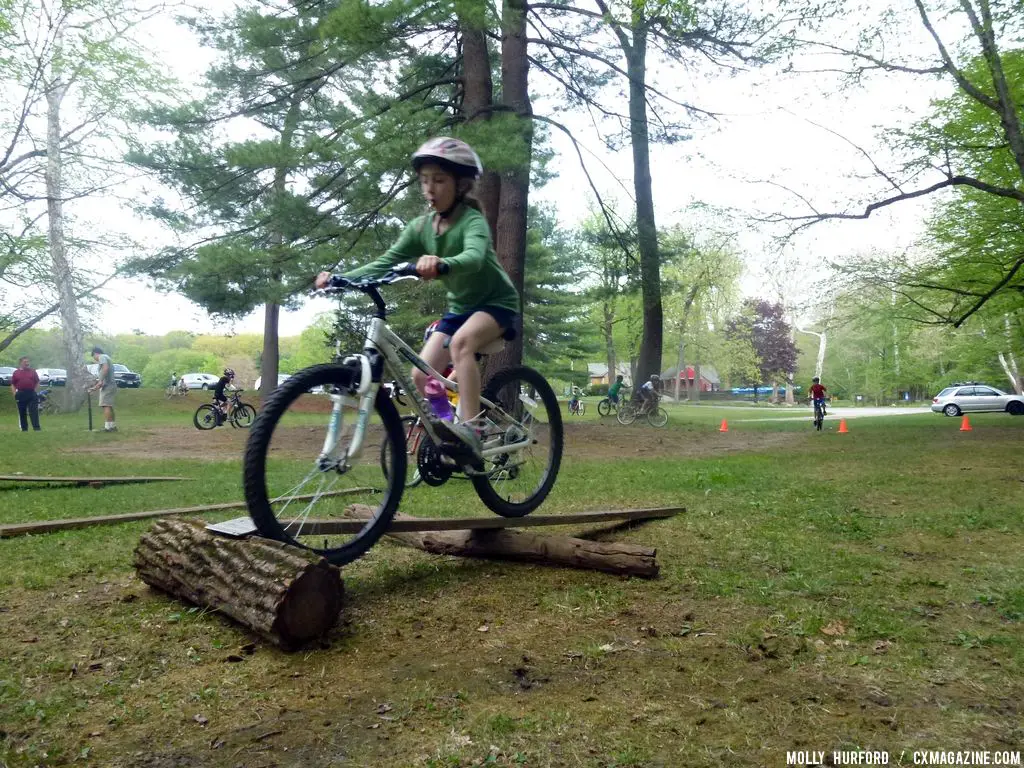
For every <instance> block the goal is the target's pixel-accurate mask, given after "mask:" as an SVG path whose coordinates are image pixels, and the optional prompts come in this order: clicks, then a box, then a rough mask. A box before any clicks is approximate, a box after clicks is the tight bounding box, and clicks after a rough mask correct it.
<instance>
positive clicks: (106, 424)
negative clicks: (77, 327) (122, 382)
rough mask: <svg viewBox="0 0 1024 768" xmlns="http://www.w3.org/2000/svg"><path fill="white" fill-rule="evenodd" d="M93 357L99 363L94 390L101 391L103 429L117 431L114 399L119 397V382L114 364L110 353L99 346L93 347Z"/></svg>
mask: <svg viewBox="0 0 1024 768" xmlns="http://www.w3.org/2000/svg"><path fill="white" fill-rule="evenodd" d="M92 359H93V360H95V361H96V362H97V363H99V371H97V375H96V378H97V381H96V383H95V384H94V385H93V386H92V389H91V391H92V392H99V393H100V407H101V408H102V409H103V431H104V432H117V422H116V421H114V400H115V399H116V398H117V382H115V381H114V364H113V363H111V362H110V355H105V354H103V350H102V349H100V348H99V347H93V348H92Z"/></svg>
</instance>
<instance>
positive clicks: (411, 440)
mask: <svg viewBox="0 0 1024 768" xmlns="http://www.w3.org/2000/svg"><path fill="white" fill-rule="evenodd" d="M396 399H397V398H396ZM402 435H403V436H404V438H405V440H404V442H405V461H406V466H405V487H406V488H415V487H416V486H417V485H419V484H420V483H422V482H423V478H422V477H421V476H420V472H419V469H418V467H417V463H418V454H419V449H420V443H422V442H423V440H425V439H428V438H427V433H426V430H425V429H423V427H422V425H420V419H419V417H418V416H403V417H402ZM390 446H391V443H390V442H388V441H387V440H385V441H383V442H382V443H381V444H380V470H381V472H383V473H384V476H385V477H386V476H387V474H388V467H390V466H391V448H390Z"/></svg>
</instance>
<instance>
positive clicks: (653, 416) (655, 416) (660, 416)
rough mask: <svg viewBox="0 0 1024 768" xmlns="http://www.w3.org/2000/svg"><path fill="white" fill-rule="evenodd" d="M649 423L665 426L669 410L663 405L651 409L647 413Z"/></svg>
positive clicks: (655, 425)
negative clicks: (662, 406)
mask: <svg viewBox="0 0 1024 768" xmlns="http://www.w3.org/2000/svg"><path fill="white" fill-rule="evenodd" d="M647 423H648V424H650V425H651V426H652V427H664V426H665V425H666V424H668V411H666V410H665V409H664V408H661V407H658V408H655V409H654V410H653V411H649V412H648V414H647Z"/></svg>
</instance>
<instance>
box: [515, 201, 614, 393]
mask: <svg viewBox="0 0 1024 768" xmlns="http://www.w3.org/2000/svg"><path fill="white" fill-rule="evenodd" d="M584 263H585V262H584V260H583V257H582V255H581V253H580V252H579V250H578V249H577V248H574V247H573V243H572V242H571V240H570V236H569V234H568V233H567V232H564V231H562V230H560V229H558V227H557V224H556V221H555V217H554V215H553V212H548V211H542V210H540V209H537V208H534V209H532V210H531V212H530V229H529V231H528V232H527V244H526V273H525V280H524V290H523V310H524V317H523V328H524V332H525V333H526V334H527V335H528V337H529V343H527V344H525V345H524V347H523V358H524V360H525V362H526V363H527V364H528V365H532V366H535V367H536V368H537V369H538V370H540V371H541V372H542V373H544V374H545V375H549V376H559V377H563V378H569V369H568V366H567V365H566V361H569V360H581V359H582V360H589V359H591V358H593V357H594V355H595V354H597V352H598V350H599V349H600V346H601V345H600V342H599V337H598V335H597V333H596V330H597V329H596V328H594V326H593V325H592V323H591V322H590V320H589V317H588V306H587V301H586V296H585V294H584V292H583V291H582V290H580V287H579V285H578V277H579V274H580V272H581V271H582V268H583V266H584Z"/></svg>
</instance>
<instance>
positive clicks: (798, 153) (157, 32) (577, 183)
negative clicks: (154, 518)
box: [79, 0, 948, 335]
mask: <svg viewBox="0 0 1024 768" xmlns="http://www.w3.org/2000/svg"><path fill="white" fill-rule="evenodd" d="M224 4H225V5H227V0H224ZM149 34H150V35H151V40H150V42H149V47H150V48H151V49H152V50H153V51H154V53H155V54H156V55H159V56H162V57H163V59H164V60H165V61H166V62H168V63H170V64H172V65H173V66H172V69H173V70H174V72H175V74H176V75H177V76H178V77H179V78H181V79H182V80H183V81H185V82H193V83H194V82H198V80H199V78H200V77H201V75H202V73H203V72H204V71H205V69H206V67H207V66H208V64H209V63H210V62H211V61H212V54H211V52H208V51H204V50H203V49H201V48H200V47H199V46H198V44H197V42H196V41H195V40H194V39H193V38H192V36H191V34H190V33H189V32H188V31H187V30H185V29H183V28H179V27H171V26H170V25H169V23H168V21H167V20H164V21H162V22H159V23H157V24H154V25H152V27H151V29H150V33H149ZM798 65H801V66H802V67H803V68H812V67H815V66H821V65H822V63H821V62H820V61H819V60H818V59H814V60H809V59H805V60H802V61H801V62H798ZM655 74H656V77H657V79H658V82H659V85H660V86H661V87H663V88H666V89H669V88H671V89H673V93H674V95H676V96H677V98H680V99H682V100H685V101H688V102H690V103H693V104H697V105H699V106H700V107H702V108H704V109H707V110H709V111H712V112H716V113H718V114H719V115H720V117H719V119H718V120H716V121H709V122H708V123H707V124H705V125H703V126H700V127H698V128H697V129H696V130H695V131H694V134H693V138H692V139H690V140H688V141H684V142H680V143H677V144H675V145H672V146H661V145H655V146H652V148H651V158H652V176H653V184H654V199H655V205H656V208H657V215H658V224H659V226H668V225H671V224H675V223H679V224H683V225H684V226H687V227H689V228H692V229H694V230H696V231H703V230H706V229H724V230H727V231H730V232H735V233H737V243H738V245H739V246H740V248H741V249H742V251H743V253H744V255H745V259H746V266H747V269H746V273H745V275H744V278H743V289H744V292H745V293H746V294H747V295H761V296H766V297H769V298H774V296H772V293H771V290H770V288H769V286H768V284H767V282H766V279H765V275H766V272H765V270H766V267H769V266H770V265H771V264H773V263H775V262H776V261H777V260H778V259H779V257H780V255H779V253H778V252H777V251H775V250H773V248H772V242H771V241H770V239H769V237H768V232H767V231H765V230H764V229H763V228H759V227H757V226H756V224H755V223H754V222H753V221H750V220H747V219H744V218H743V216H742V215H741V216H740V217H738V218H730V219H715V218H713V217H710V216H709V215H707V214H697V213H694V212H692V211H691V210H690V208H691V206H692V204H694V203H698V202H703V203H706V204H709V205H711V206H715V207H722V208H733V209H738V210H739V211H745V212H749V213H754V212H757V211H760V212H766V211H786V212H789V213H797V214H799V213H806V212H807V211H806V207H805V206H804V205H803V204H802V203H801V202H800V201H799V200H798V199H797V198H795V197H793V196H791V195H789V194H788V193H786V192H784V191H782V190H781V189H779V188H778V187H774V186H771V185H769V184H766V183H762V182H763V181H765V180H774V181H776V182H779V183H782V184H785V185H786V186H788V187H791V188H793V189H796V190H799V191H800V192H801V193H802V194H804V195H806V196H808V197H809V198H811V199H813V200H814V201H815V203H816V204H820V206H821V209H822V210H834V209H837V208H839V209H845V208H848V207H851V201H853V202H856V201H862V200H864V199H865V198H866V197H867V195H868V193H869V191H870V190H873V189H877V188H878V185H877V183H876V181H875V180H871V179H865V178H863V177H864V176H866V175H869V174H870V171H871V168H870V165H869V164H868V163H867V161H866V160H865V158H864V157H863V156H862V155H861V154H860V153H859V152H858V151H857V150H856V149H855V148H854V147H852V146H850V144H849V143H847V142H845V141H844V140H843V139H841V138H839V137H837V136H836V135H833V134H832V133H829V132H828V131H827V130H825V129H824V128H828V129H831V130H832V131H836V132H838V133H840V134H842V136H844V137H846V138H848V139H849V140H850V141H853V142H854V143H856V144H859V145H861V146H863V147H866V148H871V149H872V151H873V152H875V151H877V152H878V154H877V158H878V159H880V160H881V161H884V160H885V159H887V156H886V154H885V152H884V151H883V150H881V149H880V148H879V144H878V141H877V138H876V136H877V132H878V129H879V127H880V126H882V125H887V126H888V125H892V124H894V122H900V123H905V122H906V121H907V120H909V119H910V118H911V117H912V116H914V115H921V114H922V113H923V112H924V111H925V110H926V109H927V106H928V103H929V100H930V99H931V98H933V97H934V96H935V95H939V94H944V93H946V90H945V89H946V88H947V87H948V86H945V85H944V84H942V83H940V82H937V81H934V80H928V81H926V80H922V79H917V80H913V79H910V78H909V77H899V76H891V75H886V76H876V77H874V78H873V79H871V80H870V81H869V82H868V83H867V85H866V86H865V87H862V88H858V89H852V90H844V91H839V90H838V89H837V87H836V81H835V79H834V76H832V75H821V74H819V75H792V74H790V75H782V74H780V73H778V72H775V71H760V72H753V73H749V74H741V75H737V76H733V77H723V76H718V77H714V78H710V77H703V76H694V75H691V74H687V73H682V72H676V71H668V70H662V71H659V72H657V73H655ZM534 108H535V111H536V112H537V113H541V114H550V113H551V112H550V111H551V110H552V108H553V105H552V103H550V102H545V101H543V100H538V101H537V102H536V103H535V105H534ZM557 117H558V119H559V120H560V121H562V122H564V123H566V124H567V125H569V126H570V127H571V128H572V129H573V131H574V133H575V134H576V135H577V137H578V138H580V140H581V141H582V143H583V144H584V145H585V146H586V148H587V150H589V153H593V154H589V153H587V152H585V160H586V162H587V164H588V168H589V170H590V173H591V175H592V176H593V177H594V179H595V182H596V183H597V185H598V187H599V189H600V191H601V194H602V196H603V197H606V198H608V199H612V200H614V201H615V202H616V203H617V205H618V206H619V209H620V211H621V215H622V217H623V218H626V219H628V218H629V217H630V210H629V208H630V206H631V204H632V203H631V199H630V197H629V196H630V195H631V191H632V165H631V162H632V161H631V154H630V150H629V148H628V146H627V147H626V148H625V149H623V150H621V151H619V152H617V153H614V154H613V153H610V152H608V150H607V149H605V148H604V147H603V145H601V144H600V142H599V141H598V140H597V137H596V135H595V133H594V131H593V129H592V128H590V126H589V124H588V121H587V120H586V118H585V117H584V116H583V115H572V114H561V115H557ZM812 121H813V123H818V124H819V125H820V126H824V128H823V127H819V126H816V125H814V124H812ZM551 143H552V145H553V147H554V149H555V150H556V152H557V157H556V159H555V160H554V165H553V170H555V171H556V172H557V174H558V175H557V178H555V179H554V180H553V181H551V182H550V183H549V184H548V185H547V186H546V187H544V188H543V189H541V190H537V191H535V192H534V193H533V200H534V201H536V202H546V203H548V204H550V205H552V206H554V207H555V208H556V209H557V211H558V215H559V218H560V220H561V221H562V223H563V224H565V225H573V224H575V223H577V222H579V221H580V220H581V219H583V218H586V217H587V216H588V215H589V212H590V209H591V207H592V206H593V199H592V197H591V195H590V194H589V191H588V190H589V187H588V184H587V181H586V178H585V177H584V175H583V174H582V172H581V171H580V168H579V162H578V160H577V156H576V153H575V150H574V149H573V147H572V145H571V143H570V142H569V140H568V139H566V138H565V137H564V136H563V135H562V134H561V133H560V132H558V131H552V133H551ZM858 177H859V178H858ZM927 206H928V203H904V204H902V205H900V206H897V207H894V208H891V209H889V210H887V211H884V212H882V213H881V214H878V215H873V216H872V217H871V218H870V219H869V220H867V221H858V222H844V223H839V224H827V225H818V226H815V227H812V228H811V229H810V230H808V231H807V232H806V234H803V235H801V236H800V237H798V238H797V239H795V240H794V241H793V242H792V244H791V246H790V248H789V250H788V251H787V252H786V253H785V254H784V257H785V263H786V264H792V265H794V266H793V268H792V269H791V270H790V272H789V274H788V276H787V281H786V282H787V290H788V291H789V292H790V293H791V294H793V295H791V296H790V297H789V298H791V299H793V298H796V299H799V298H800V297H801V295H802V294H804V293H806V292H807V291H808V290H809V289H811V288H812V287H813V286H814V285H815V284H816V283H818V284H820V281H822V280H823V279H824V278H825V277H827V274H826V270H825V268H824V266H823V265H824V263H825V262H826V261H828V260H845V259H850V258H855V257H856V255H857V254H858V253H864V252H869V251H883V252H884V251H891V252H893V251H901V250H904V249H905V248H907V247H910V246H911V245H912V244H913V242H914V240H915V239H916V237H917V236H918V235H919V233H920V231H921V220H922V216H923V215H924V213H925V212H926V211H927V210H928V207H927ZM83 210H84V212H85V213H87V214H88V215H91V216H93V217H94V218H95V219H97V220H98V219H101V218H110V221H112V222H117V223H118V224H119V225H120V226H124V227H128V228H129V229H130V230H131V231H132V234H133V235H135V236H136V237H139V238H141V239H143V240H146V241H147V242H158V241H162V240H163V238H164V235H163V233H162V232H161V231H160V228H159V226H158V225H155V224H152V223H146V222H140V221H138V220H132V219H131V218H130V217H128V216H125V215H124V213H123V212H120V211H117V210H116V209H115V207H114V206H112V205H110V204H109V203H108V204H105V205H104V204H102V203H101V204H96V203H93V204H90V205H89V207H88V208H87V209H83ZM82 212H83V211H79V218H81V215H82ZM108 224H109V222H108ZM101 296H102V298H103V299H104V300H105V302H106V304H105V306H104V308H103V309H102V310H101V312H100V313H99V315H98V316H97V317H96V318H95V325H96V326H97V328H98V329H99V330H102V331H105V332H108V333H125V332H130V331H132V330H135V329H138V330H141V331H143V332H146V333H150V334H163V333H166V332H167V331H170V330H175V329H185V330H191V331H195V332H212V333H223V332H252V333H262V330H263V317H262V310H261V311H258V312H255V313H253V314H252V315H251V316H249V317H247V318H245V319H244V320H241V321H237V322H234V323H220V324H218V323H216V322H215V321H214V320H213V319H212V318H211V317H210V316H209V315H207V313H206V312H205V311H203V310H202V309H200V308H199V307H197V306H195V305H193V304H192V303H191V302H188V301H186V300H185V299H183V298H181V297H179V296H176V295H167V294H161V293H158V292H156V291H154V290H152V289H150V288H149V287H147V286H146V285H145V283H144V282H142V281H128V280H121V281H117V282H115V283H111V285H110V287H109V288H107V289H105V290H104V291H103V292H102V294H101ZM331 306H332V305H331V303H330V302H329V301H327V300H323V299H320V300H311V301H309V302H308V303H307V304H306V306H305V307H304V308H303V309H302V310H299V311H296V312H282V313H281V320H280V322H281V334H282V335H294V334H297V333H299V332H300V331H301V330H302V329H303V328H305V327H306V326H307V325H309V323H310V322H311V321H312V318H313V317H314V316H315V314H316V313H317V312H322V311H328V310H329V309H330V308H331Z"/></svg>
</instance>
